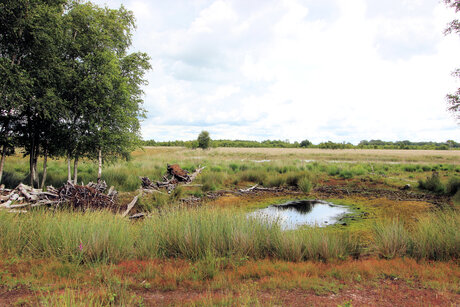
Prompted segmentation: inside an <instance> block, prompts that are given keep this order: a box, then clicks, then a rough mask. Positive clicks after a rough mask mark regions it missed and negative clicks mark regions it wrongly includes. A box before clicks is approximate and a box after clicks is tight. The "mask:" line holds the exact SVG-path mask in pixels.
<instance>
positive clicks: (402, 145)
mask: <svg viewBox="0 0 460 307" xmlns="http://www.w3.org/2000/svg"><path fill="white" fill-rule="evenodd" d="M143 145H144V146H180V147H188V148H197V147H198V144H197V141H196V140H194V141H167V142H155V141H154V140H149V141H144V142H143ZM211 145H212V147H242V148H245V147H246V148H322V149H439V150H448V149H460V143H457V142H455V141H453V140H449V141H447V142H444V143H437V142H411V141H397V142H386V141H381V140H370V141H366V140H364V141H361V142H359V144H358V145H353V144H351V143H346V142H342V143H336V142H331V141H327V142H321V143H319V144H317V145H315V144H313V143H312V142H310V141H309V140H303V141H301V142H300V143H299V142H294V143H290V142H288V141H276V140H274V141H271V140H266V141H261V142H259V141H244V140H213V141H212V144H211Z"/></svg>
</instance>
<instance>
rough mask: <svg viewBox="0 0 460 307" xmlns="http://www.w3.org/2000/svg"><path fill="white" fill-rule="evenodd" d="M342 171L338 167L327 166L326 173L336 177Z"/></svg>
mask: <svg viewBox="0 0 460 307" xmlns="http://www.w3.org/2000/svg"><path fill="white" fill-rule="evenodd" d="M340 171H341V169H340V168H339V167H338V166H337V165H330V166H327V168H326V172H327V174H328V175H329V176H335V175H338V174H340Z"/></svg>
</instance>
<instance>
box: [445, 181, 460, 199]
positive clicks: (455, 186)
mask: <svg viewBox="0 0 460 307" xmlns="http://www.w3.org/2000/svg"><path fill="white" fill-rule="evenodd" d="M458 191H460V178H459V177H450V179H449V182H448V183H447V185H446V193H447V194H449V195H455V194H456V193H457V192H458Z"/></svg>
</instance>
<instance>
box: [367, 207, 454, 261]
mask: <svg viewBox="0 0 460 307" xmlns="http://www.w3.org/2000/svg"><path fill="white" fill-rule="evenodd" d="M458 225H460V214H459V212H458V211H454V210H446V211H436V212H432V213H430V214H428V215H426V216H423V217H421V218H420V219H419V220H418V221H417V223H416V224H415V226H414V228H413V229H412V230H411V231H408V230H407V229H406V228H405V227H404V225H403V223H402V221H401V220H399V219H393V220H391V221H382V222H380V223H376V225H375V226H374V244H375V249H376V251H377V253H378V254H379V255H381V256H383V257H385V258H394V257H396V256H404V255H407V256H411V257H414V258H417V259H430V260H450V259H459V257H460V232H459V231H458Z"/></svg>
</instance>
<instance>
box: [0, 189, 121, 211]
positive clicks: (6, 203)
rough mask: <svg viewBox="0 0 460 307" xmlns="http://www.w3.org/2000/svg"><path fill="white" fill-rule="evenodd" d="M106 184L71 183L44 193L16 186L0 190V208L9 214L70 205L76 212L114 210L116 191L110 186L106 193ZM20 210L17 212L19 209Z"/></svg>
mask: <svg viewBox="0 0 460 307" xmlns="http://www.w3.org/2000/svg"><path fill="white" fill-rule="evenodd" d="M106 189H107V184H106V183H105V182H104V181H102V182H99V183H92V182H90V183H88V184H87V185H76V184H73V183H71V182H70V181H69V182H67V183H66V184H64V185H63V186H62V187H60V188H58V189H56V188H54V187H52V186H48V187H47V191H43V190H41V189H34V188H32V187H30V186H27V185H25V184H22V183H21V184H19V185H18V186H17V187H16V188H14V189H11V190H10V189H4V188H2V189H0V209H9V210H10V211H12V212H26V210H24V209H30V208H33V207H38V206H48V207H54V208H58V207H60V206H69V207H71V208H74V209H79V210H85V211H86V210H89V209H114V208H115V205H116V198H117V191H115V190H114V188H113V187H111V188H110V189H109V191H108V193H107V194H105V190H106ZM18 209H20V210H18Z"/></svg>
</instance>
